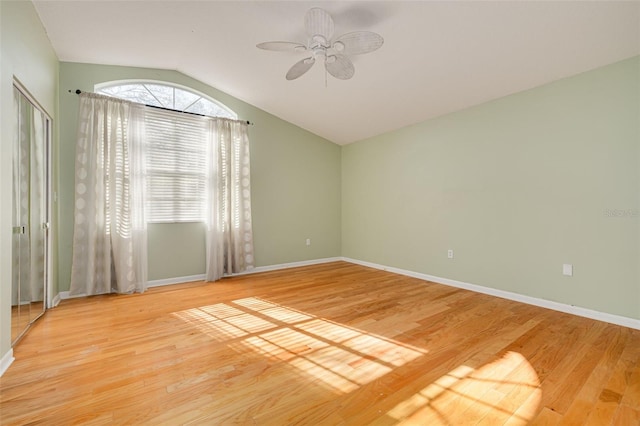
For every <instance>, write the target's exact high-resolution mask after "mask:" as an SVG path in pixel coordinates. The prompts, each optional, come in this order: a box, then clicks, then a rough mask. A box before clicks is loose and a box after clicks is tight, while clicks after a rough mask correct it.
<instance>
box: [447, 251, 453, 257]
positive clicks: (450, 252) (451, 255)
mask: <svg viewBox="0 0 640 426" xmlns="http://www.w3.org/2000/svg"><path fill="white" fill-rule="evenodd" d="M447 259H453V250H451V249H449V250H447Z"/></svg>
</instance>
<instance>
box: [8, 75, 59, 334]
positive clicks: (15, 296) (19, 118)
mask: <svg viewBox="0 0 640 426" xmlns="http://www.w3.org/2000/svg"><path fill="white" fill-rule="evenodd" d="M14 112H15V121H14V139H13V140H14V143H13V200H12V201H13V215H12V216H13V241H12V260H13V264H12V318H11V321H12V322H11V341H12V342H14V343H15V342H16V341H17V340H18V339H19V338H20V336H21V335H22V334H23V333H24V332H25V331H26V329H27V328H28V327H29V325H30V324H31V323H32V322H33V321H35V320H36V319H37V318H38V317H39V316H40V315H42V313H43V312H44V310H45V297H46V288H47V271H48V265H47V263H48V250H47V249H48V237H49V197H48V194H49V191H48V188H49V179H48V176H49V167H48V165H49V161H48V157H49V141H50V128H51V122H50V119H49V117H48V116H47V115H46V114H45V113H44V112H42V111H41V110H40V109H38V107H37V106H35V105H34V104H33V103H31V102H30V101H29V99H28V98H27V97H26V96H25V95H24V94H23V93H22V92H21V91H20V90H18V88H15V87H14Z"/></svg>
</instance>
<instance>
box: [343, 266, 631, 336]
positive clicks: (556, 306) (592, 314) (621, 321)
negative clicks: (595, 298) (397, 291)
mask: <svg viewBox="0 0 640 426" xmlns="http://www.w3.org/2000/svg"><path fill="white" fill-rule="evenodd" d="M341 260H344V261H345V262H350V263H355V264H357V265H362V266H368V267H370V268H374V269H381V270H383V271H389V272H393V273H394V274H400V275H406V276H409V277H413V278H418V279H421V280H425V281H432V282H435V283H438V284H444V285H448V286H451V287H457V288H462V289H465V290H470V291H475V292H476V293H483V294H488V295H490V296H496V297H500V298H503V299H508V300H513V301H515V302H521V303H526V304H528V305H534V306H539V307H542V308H547V309H552V310H554V311H559V312H564V313H567V314H572V315H577V316H580V317H585V318H591V319H594V320H598V321H604V322H608V323H611V324H616V325H621V326H623V327H629V328H635V329H637V330H640V320H638V319H635V318H629V317H623V316H620V315H614V314H609V313H606V312H599V311H594V310H591V309H587V308H582V307H580V306H574V305H567V304H565V303H559V302H553V301H551V300H545V299H539V298H537V297H532V296H526V295H523V294H518V293H512V292H510V291H505V290H498V289H495V288H490V287H484V286H481V285H476V284H469V283H465V282H462V281H456V280H451V279H448V278H442V277H436V276H433V275H427V274H422V273H420V272H413V271H408V270H406V269H400V268H394V267H390V266H384V265H379V264H377V263H371V262H365V261H362V260H357V259H350V258H347V257H343V258H341Z"/></svg>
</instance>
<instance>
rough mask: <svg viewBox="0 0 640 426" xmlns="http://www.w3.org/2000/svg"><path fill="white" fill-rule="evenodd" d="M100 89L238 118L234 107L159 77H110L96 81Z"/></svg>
mask: <svg viewBox="0 0 640 426" xmlns="http://www.w3.org/2000/svg"><path fill="white" fill-rule="evenodd" d="M94 90H95V91H96V92H97V93H100V94H103V95H107V96H113V97H114V98H120V99H126V100H128V101H132V102H138V103H141V104H145V105H149V106H156V107H160V108H168V109H173V110H176V111H183V112H191V113H194V114H202V115H208V116H210V117H224V118H231V119H234V120H235V119H237V118H238V116H237V114H236V113H235V112H233V111H232V110H231V109H229V108H227V107H226V106H224V105H223V104H221V103H220V102H218V101H216V100H214V99H212V98H210V97H208V96H207V95H205V94H203V93H200V92H197V91H195V90H193V89H190V88H187V87H184V86H179V85H177V84H171V83H164V82H160V81H131V80H126V81H111V82H107V83H102V84H98V85H96V87H95V89H94Z"/></svg>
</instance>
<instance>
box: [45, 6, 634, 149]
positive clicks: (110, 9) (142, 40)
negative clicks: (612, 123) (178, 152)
mask: <svg viewBox="0 0 640 426" xmlns="http://www.w3.org/2000/svg"><path fill="white" fill-rule="evenodd" d="M34 4H35V6H36V9H37V11H38V13H39V15H40V18H41V20H42V22H43V24H44V26H45V28H46V31H47V33H48V35H49V38H50V39H51V43H52V44H53V47H54V49H55V51H56V52H57V54H58V57H59V59H60V60H61V61H67V62H85V63H95V64H107V65H126V66H137V67H148V68H160V69H172V70H177V71H180V72H182V73H184V74H187V75H189V76H191V77H194V78H196V79H198V80H200V81H202V82H204V83H207V84H209V85H211V86H213V87H215V88H217V89H219V90H222V91H224V92H226V93H229V94H230V95H232V96H235V97H236V98H239V99H241V100H243V101H245V102H248V103H250V104H252V105H255V106H257V107H259V108H261V109H263V110H265V111H267V112H269V113H271V114H274V115H276V116H278V117H280V118H282V119H284V120H287V121H289V122H291V123H294V124H296V125H298V126H300V127H302V128H305V129H307V130H309V131H311V132H313V133H315V134H317V135H320V136H322V137H324V138H326V139H328V140H330V141H333V142H335V143H337V144H347V143H351V142H354V141H358V140H361V139H364V138H367V137H370V136H374V135H378V134H382V133H385V132H388V131H391V130H394V129H398V128H401V127H404V126H406V125H409V124H413V123H417V122H421V121H424V120H427V119H429V118H433V117H436V116H439V115H443V114H447V113H450V112H453V111H456V110H460V109H463V108H467V107H470V106H473V105H477V104H480V103H482V102H486V101H489V100H491V99H496V98H499V97H502V96H505V95H508V94H511V93H516V92H519V91H522V90H526V89H530V88H533V87H536V86H540V85H542V84H545V83H548V82H551V81H554V80H557V79H560V78H563V77H568V76H571V75H575V74H578V73H581V72H584V71H587V70H590V69H594V68H597V67H600V66H603V65H607V64H610V63H613V62H617V61H620V60H623V59H626V58H629V57H632V56H635V55H638V54H640V2H637V1H631V2H611V1H590V2H576V1H558V2H553V1H551V2H548V1H513V2H483V1H470V2H453V1H452V2H417V1H412V2H400V1H387V2H371V3H370V2H363V1H356V2H306V1H288V2H274V1H259V2H248V1H232V2H217V1H194V2H191V1H162V2H160V1H152V0H144V1H55V0H53V1H52V0H46V1H39V0H38V1H35V2H34ZM311 7H322V8H324V9H325V10H327V11H328V12H329V13H330V14H331V15H332V16H333V18H334V21H335V32H336V34H342V33H346V32H349V31H355V30H369V31H374V32H377V33H379V34H381V35H382V36H383V37H384V39H385V43H384V45H383V46H382V47H381V48H380V49H379V50H377V51H375V52H373V53H370V54H367V55H362V56H357V57H355V58H354V64H355V67H356V74H355V76H354V77H353V78H352V79H351V80H346V81H342V80H336V79H334V78H332V77H331V76H328V77H327V76H326V75H325V71H324V68H323V67H321V66H316V67H314V68H312V69H311V71H309V72H308V73H307V74H305V75H304V76H303V77H301V78H299V79H297V80H294V81H287V80H285V74H286V72H287V70H288V69H289V67H291V65H292V64H293V63H294V62H296V61H297V60H300V59H302V58H304V53H282V52H269V51H265V50H260V49H257V48H256V44H257V43H260V42H263V41H272V40H285V41H300V42H302V43H306V36H305V33H304V25H303V19H304V15H305V13H306V11H307V10H308V9H309V8H311ZM325 78H326V83H325Z"/></svg>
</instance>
